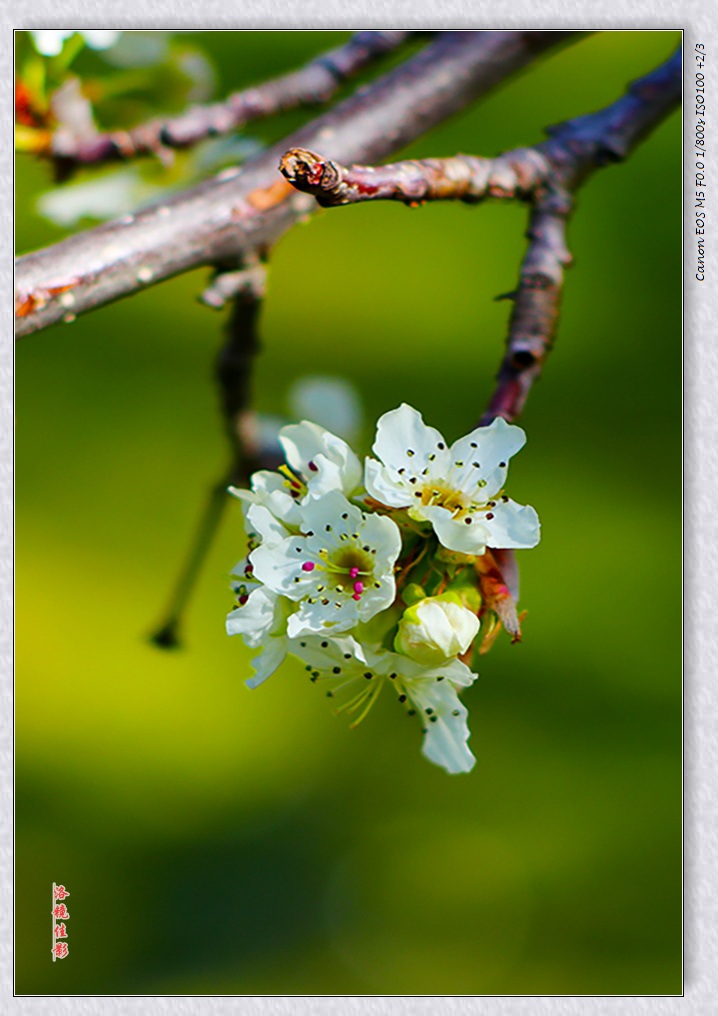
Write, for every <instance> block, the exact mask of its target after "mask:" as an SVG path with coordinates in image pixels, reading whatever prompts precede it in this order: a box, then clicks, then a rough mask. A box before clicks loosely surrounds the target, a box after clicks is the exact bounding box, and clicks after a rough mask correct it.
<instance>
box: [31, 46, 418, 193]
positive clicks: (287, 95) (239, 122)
mask: <svg viewBox="0 0 718 1016" xmlns="http://www.w3.org/2000/svg"><path fill="white" fill-rule="evenodd" d="M415 34H417V33H415V32H396V31H391V32H375V31H367V32H356V33H355V34H354V35H353V36H352V37H351V39H349V41H348V42H346V43H345V44H344V45H343V46H339V47H338V48H336V49H333V50H330V51H328V52H326V53H322V54H321V55H320V56H317V57H315V58H314V59H313V60H311V61H310V62H309V63H308V64H307V65H306V66H305V67H302V68H300V69H299V70H297V71H292V72H291V73H289V74H284V75H282V76H281V77H278V78H273V79H272V80H271V81H266V82H264V83H263V84H261V85H257V86H255V87H254V88H247V89H244V90H243V91H241V92H234V93H233V94H232V95H229V96H228V97H227V98H226V99H225V100H224V102H216V103H212V104H208V105H196V106H192V107H191V108H190V109H188V110H186V111H185V112H184V113H182V114H181V115H179V116H175V117H172V118H171V119H164V120H163V119H159V118H157V119H154V120H151V121H149V122H148V123H144V124H140V125H139V126H138V127H134V128H133V129H132V130H129V131H110V132H102V131H94V132H93V133H91V134H89V135H88V134H85V135H78V134H77V133H76V132H74V131H72V130H69V129H67V128H66V127H65V126H64V125H61V126H60V127H59V128H58V129H57V130H56V131H54V132H53V133H52V134H51V135H50V136H49V139H48V147H47V150H46V152H45V153H43V154H47V155H49V156H51V157H53V158H55V159H56V160H59V161H60V162H61V163H62V164H63V170H64V175H66V173H67V172H68V171H72V169H73V168H74V167H75V166H76V165H78V164H80V163H85V164H87V163H97V162H106V161H109V160H112V159H131V158H134V157H135V156H138V155H144V154H155V155H156V154H159V153H162V152H163V151H164V150H165V149H168V148H187V147H188V146H190V145H194V144H197V142H198V141H202V140H203V139H204V138H208V137H217V136H218V135H221V134H229V133H230V132H231V131H234V130H237V129H238V128H239V127H242V126H243V125H244V124H246V123H249V122H250V121H252V120H258V119H261V118H263V117H267V116H271V115H272V114H274V113H279V112H281V111H283V110H288V109H294V108H296V107H298V106H312V105H320V104H321V103H325V102H328V101H329V99H330V98H331V97H332V96H333V95H334V94H335V93H336V92H337V90H338V89H339V88H340V87H341V85H342V84H343V83H344V82H345V81H346V80H347V79H348V78H351V77H353V76H354V75H355V74H358V73H359V71H360V70H362V69H363V68H364V67H366V66H367V65H369V64H370V63H372V62H373V61H375V60H376V59H378V58H379V57H381V56H384V55H385V54H386V53H389V52H391V51H392V50H394V49H396V48H397V47H398V46H400V45H402V43H404V42H406V40H407V39H408V38H409V37H410V36H412V35H415Z"/></svg>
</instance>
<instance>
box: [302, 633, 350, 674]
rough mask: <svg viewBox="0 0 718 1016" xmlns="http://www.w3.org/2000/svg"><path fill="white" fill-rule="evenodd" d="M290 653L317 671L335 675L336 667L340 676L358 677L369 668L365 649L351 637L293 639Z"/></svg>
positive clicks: (317, 636)
mask: <svg viewBox="0 0 718 1016" xmlns="http://www.w3.org/2000/svg"><path fill="white" fill-rule="evenodd" d="M289 651H290V652H291V653H293V654H294V655H295V656H297V657H298V658H299V659H300V660H303V661H304V663H308V664H310V665H311V666H312V667H315V668H316V669H317V670H326V671H330V672H332V673H333V672H334V667H339V668H340V674H341V675H344V676H345V677H346V676H351V675H352V674H353V673H355V672H356V674H357V675H358V674H359V672H360V671H361V670H365V669H366V666H367V661H366V657H365V655H364V650H363V648H362V647H361V645H360V644H359V643H358V642H357V641H356V640H355V639H353V638H352V637H351V635H331V636H329V635H328V636H326V637H320V636H319V635H309V636H308V637H306V638H303V639H293V640H292V641H291V642H290V644H289Z"/></svg>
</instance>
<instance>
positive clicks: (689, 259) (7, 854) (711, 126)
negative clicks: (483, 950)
mask: <svg viewBox="0 0 718 1016" xmlns="http://www.w3.org/2000/svg"><path fill="white" fill-rule="evenodd" d="M436 6H437V5H436V4H435V3H430V2H429V0H401V2H396V0H395V2H393V3H391V4H385V3H378V2H368V0H359V2H355V3H353V4H352V5H351V8H350V7H349V5H348V4H346V3H338V2H337V0H331V2H328V0H324V2H318V0H243V2H242V4H241V6H240V5H233V4H227V3H226V2H224V3H222V2H220V0H203V2H202V5H201V14H200V13H199V11H198V8H197V7H196V6H195V4H193V3H191V2H188V0H154V2H153V4H152V8H151V14H149V16H148V7H147V5H146V4H144V3H143V4H140V3H138V2H137V0H123V3H122V4H118V3H104V4H98V3H94V4H89V3H87V2H86V0H84V2H80V0H74V2H67V0H63V2H52V3H50V2H48V0H41V2H34V3H30V2H27V0H20V2H18V3H13V4H12V5H11V4H10V3H8V2H7V0H5V2H4V4H3V18H2V27H3V31H2V34H1V35H0V61H1V67H2V81H3V84H4V86H5V88H4V89H3V94H7V95H8V106H7V107H5V108H7V109H8V110H9V94H8V93H9V90H10V86H11V82H12V29H18V28H52V27H56V28H61V27H66V26H68V25H70V24H78V25H81V26H82V27H86V28H91V27H96V28H108V27H114V28H177V29H180V28H184V29H227V30H232V29H235V30H236V29H247V30H250V29H277V30H279V29H292V30H301V29H308V30H309V29H314V30H316V29H326V30H331V29H356V28H359V27H364V28H371V27H374V28H387V27H388V26H389V25H392V24H393V25H394V26H395V27H396V26H397V25H402V26H403V27H405V28H432V29H434V28H447V29H457V28H461V29H488V28H496V29H499V28H501V29H505V28H543V29H554V28H580V29H585V28H595V29H614V30H617V29H644V30H645V29H661V28H662V29H668V28H683V29H685V32H686V34H685V40H684V42H685V52H686V54H691V53H692V50H693V46H694V44H695V42H698V41H700V42H703V43H704V44H705V46H706V49H707V52H708V64H707V73H706V79H707V83H708V84H709V86H711V85H712V88H711V87H709V88H708V91H707V95H708V114H707V124H708V131H707V136H708V149H709V160H708V165H709V166H710V167H711V168H712V169H713V174H712V176H711V178H710V181H709V184H710V190H709V192H708V193H709V195H710V204H709V208H708V226H709V230H708V235H707V237H706V239H707V241H708V242H707V244H706V249H707V264H708V273H707V279H706V282H704V283H699V282H697V281H696V279H695V268H694V260H695V243H694V241H695V237H694V236H693V231H692V229H691V228H690V227H691V221H690V213H691V212H692V210H693V202H692V187H690V186H689V184H690V182H691V176H692V171H693V160H692V159H690V160H688V159H686V162H685V169H686V215H685V237H686V251H685V254H686V259H685V267H684V272H685V279H686V286H685V308H686V311H685V324H686V357H685V366H686V380H685V391H686V467H687V468H686V473H687V484H686V491H687V494H686V536H687V539H686V545H687V561H688V569H687V570H688V576H687V583H686V591H687V610H686V946H685V948H686V975H685V977H686V987H685V996H683V997H675V996H602V997H597V996H504V995H502V996H476V997H445V996H426V997H398V996H387V997H384V996H362V997H353V996H352V997H350V996H340V997H333V996H292V997H284V996H282V997H280V996H261V997H249V996H240V997H222V996H173V997H164V996H162V997H160V996H143V997H137V996H131V997H130V996H116V997H115V996H113V997H110V996H102V997H91V996H73V997H61V996H41V997H22V998H14V999H13V998H11V997H10V996H11V994H12V949H11V942H10V938H9V934H8V925H7V917H6V919H5V920H4V921H3V939H2V942H1V943H0V974H1V976H2V987H1V988H0V997H1V998H3V999H7V1000H8V1003H9V1005H11V1006H12V1009H13V1011H17V1012H22V1013H47V1014H50V1013H52V1014H53V1016H55V1014H64V1013H68V1014H70V1013H72V1014H73V1016H74V1014H84V1013H87V1014H88V1016H89V1014H93V1016H94V1014H95V1013H108V1014H114V1013H117V1014H118V1016H119V1014H125V1013H138V1014H141V1016H154V1014H164V1013H168V1014H169V1013H172V1014H184V1013H187V1014H190V1013H192V1014H194V1013H203V1014H205V1013H206V1014H208V1016H209V1014H218V1016H219V1014H223V1013H236V1012H241V1013H242V1014H245V1013H246V1014H252V1016H254V1014H257V1016H260V1014H261V1016H284V1014H300V1016H305V1014H306V1016H310V1014H312V1016H314V1014H325V1013H326V1014H332V1016H334V1014H336V1016H339V1014H342V1016H343V1014H345V1013H346V1014H359V1013H361V1014H367V1016H375V1014H376V1016H379V1014H382V1016H383V1014H385V1013H390V1014H392V1016H415V1014H416V1016H418V1014H424V1013H426V1014H427V1016H429V1014H431V1016H464V1014H467V1016H468V1014H474V1013H478V1012H481V1013H482V1014H483V1013H486V1014H490V1016H493V1014H500V1016H504V1014H506V1016H513V1014H521V1016H523V1014H526V1016H542V1014H551V1016H575V1014H579V1013H588V1014H590V1016H603V1014H604V1013H605V1014H609V1013H610V1014H614V1013H616V1014H620V1016H624V1014H625V1016H642V1014H644V1013H650V1014H656V1016H663V1014H666V1016H668V1014H671V1016H672V1014H674V1013H681V1014H685V1013H690V1014H691V1016H693V1014H701V1016H702V1014H706V1016H709V1014H710V1016H712V1014H713V1013H715V1012H716V1011H717V1010H718V793H717V792H716V790H715V789H714V788H715V787H716V786H718V781H717V779H716V777H718V681H717V680H716V669H717V668H716V666H715V664H716V661H717V658H718V653H717V649H718V635H717V634H716V631H715V620H714V618H715V615H716V611H717V608H718V603H717V598H716V592H715V589H716V576H718V540H716V535H717V533H718V512H716V508H715V506H716V504H718V401H717V400H716V395H715V393H716V391H718V349H716V340H715V338H714V340H713V345H711V335H713V336H716V335H718V285H717V283H718V258H716V255H715V244H716V239H717V238H718V144H717V143H716V138H717V137H718V135H717V134H716V131H718V117H717V116H716V109H718V25H717V23H716V21H715V18H713V20H712V23H711V16H710V5H709V3H708V0H705V2H704V0H701V2H698V0H689V2H684V3H682V4H679V3H669V2H668V0H633V2H632V3H631V4H630V5H624V4H618V3H606V2H605V0H602V2H593V3H585V2H584V3H581V4H580V5H579V4H577V3H573V4H572V5H571V7H570V8H567V7H566V5H565V0H564V2H561V0H538V2H537V0H532V2H526V0H524V2H519V0H513V2H512V3H511V4H510V5H508V4H497V3H493V4H492V5H491V7H490V9H488V10H486V13H485V14H484V12H483V11H482V9H481V8H479V6H478V5H477V4H471V3H467V2H466V0H464V2H461V0H458V2H457V0H442V3H441V5H440V10H439V12H438V13H437V9H436ZM484 18H486V20H484ZM692 73H693V68H692V67H691V68H690V70H687V74H690V75H692ZM691 82H692V77H690V78H687V83H691ZM687 97H688V98H689V99H690V98H691V97H692V89H688V90H687ZM687 105H689V103H688V102H687ZM9 121H10V116H9V115H8V116H7V118H6V121H5V122H6V123H8V124H9ZM685 123H686V130H689V129H690V128H692V126H693V117H692V116H686V119H685ZM6 137H9V130H8V131H7V134H6ZM0 157H1V159H2V162H1V163H0V173H1V177H0V181H1V183H2V195H3V202H4V209H5V216H4V222H5V223H6V224H7V227H6V228H5V229H4V230H3V238H2V239H3V244H4V245H5V246H6V247H7V248H8V256H7V257H6V258H3V261H2V279H3V282H7V286H4V287H3V291H4V292H6V293H8V294H9V290H10V281H11V279H10V276H11V267H10V264H11V262H10V255H11V251H10V246H11V244H10V235H11V234H10V229H9V224H10V222H11V216H12V206H11V201H12V197H11V194H12V148H11V145H10V143H9V141H8V143H6V144H4V145H3V147H2V154H1V156H0ZM637 228H640V224H638V226H637ZM711 243H712V244H713V246H712V247H711ZM11 320H12V318H11V314H10V312H9V310H8V315H7V321H8V327H7V328H6V334H5V335H4V343H3V354H4V355H3V358H2V364H1V366H0V412H1V414H2V429H1V430H0V511H1V512H2V527H1V528H0V540H1V541H2V545H1V546H0V605H1V606H2V624H1V625H0V656H1V658H2V663H3V678H4V680H3V684H2V692H1V694H2V717H1V723H2V727H1V728H0V738H1V741H0V750H1V751H2V762H3V767H2V782H1V783H0V790H1V791H2V802H3V806H4V807H3V811H2V816H0V821H1V823H2V824H1V826H0V831H1V834H2V846H1V853H0V862H1V864H2V871H1V874H2V888H3V890H4V896H3V899H4V900H5V901H7V900H9V899H10V892H11V885H12V882H11V879H12V841H11V833H12V812H11V793H12V730H11V726H10V717H11V680H10V676H9V675H10V663H11V650H12V642H11V638H12V636H11V627H10V625H11V619H12V614H11V596H12V585H11V577H12V570H11V556H10V555H11V546H12V545H11V522H12V516H11V493H12V481H11V475H12V474H11V468H12V445H11V429H10V428H11V424H12V352H11V350H12V338H11V327H9V325H10V322H11ZM5 914H7V907H6V908H5Z"/></svg>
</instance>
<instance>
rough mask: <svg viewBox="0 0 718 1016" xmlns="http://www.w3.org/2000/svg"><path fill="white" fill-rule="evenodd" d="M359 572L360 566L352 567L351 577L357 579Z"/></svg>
mask: <svg viewBox="0 0 718 1016" xmlns="http://www.w3.org/2000/svg"><path fill="white" fill-rule="evenodd" d="M358 574H359V569H358V568H350V569H349V577H350V578H352V579H355V578H356V577H357V575H358Z"/></svg>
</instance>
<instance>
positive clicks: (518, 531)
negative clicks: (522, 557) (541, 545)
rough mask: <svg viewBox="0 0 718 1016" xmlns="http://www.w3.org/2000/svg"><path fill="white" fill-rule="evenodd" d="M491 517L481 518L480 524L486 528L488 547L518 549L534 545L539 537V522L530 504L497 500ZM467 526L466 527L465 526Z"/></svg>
mask: <svg viewBox="0 0 718 1016" xmlns="http://www.w3.org/2000/svg"><path fill="white" fill-rule="evenodd" d="M491 514H492V515H493V516H494V517H493V518H492V519H487V518H486V516H484V517H483V519H481V526H482V528H484V529H487V530H488V533H489V537H488V539H487V541H486V543H487V545H488V546H489V547H497V548H499V549H502V550H520V549H521V548H528V547H535V546H536V544H537V543H538V542H539V540H540V539H541V524H540V523H539V518H538V515H537V514H536V512H535V510H534V509H533V508H532V507H531V505H520V504H516V502H515V501H510V500H509V501H497V502H496V504H495V505H494V507H493V508H492V509H491ZM467 528H468V527H467Z"/></svg>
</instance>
